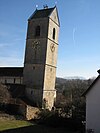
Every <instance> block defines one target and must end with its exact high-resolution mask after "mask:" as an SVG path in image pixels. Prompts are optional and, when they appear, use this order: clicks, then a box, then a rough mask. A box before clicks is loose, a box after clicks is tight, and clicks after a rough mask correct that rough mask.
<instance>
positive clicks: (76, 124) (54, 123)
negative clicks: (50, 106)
mask: <svg viewBox="0 0 100 133" xmlns="http://www.w3.org/2000/svg"><path fill="white" fill-rule="evenodd" d="M38 124H42V125H46V126H50V127H57V128H58V127H62V128H66V129H68V130H73V131H77V130H81V129H83V128H84V127H83V125H82V122H81V120H79V119H72V118H65V117H62V116H60V115H59V112H58V111H57V110H55V111H49V110H43V111H42V112H41V113H40V114H39V119H38Z"/></svg>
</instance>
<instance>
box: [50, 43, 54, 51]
mask: <svg viewBox="0 0 100 133" xmlns="http://www.w3.org/2000/svg"><path fill="white" fill-rule="evenodd" d="M50 49H51V52H54V51H55V46H54V44H53V43H51V45H50Z"/></svg>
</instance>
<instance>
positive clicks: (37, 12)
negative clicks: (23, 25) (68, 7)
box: [29, 7, 55, 20]
mask: <svg viewBox="0 0 100 133" xmlns="http://www.w3.org/2000/svg"><path fill="white" fill-rule="evenodd" d="M54 8H55V7H53V8H46V9H41V10H37V9H36V10H35V12H34V13H33V14H32V15H31V17H30V18H29V20H30V19H34V18H45V17H49V16H50V14H51V13H52V11H53V10H54Z"/></svg>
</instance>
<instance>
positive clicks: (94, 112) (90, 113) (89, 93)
mask: <svg viewBox="0 0 100 133" xmlns="http://www.w3.org/2000/svg"><path fill="white" fill-rule="evenodd" d="M84 96H86V131H87V132H93V133H100V123H99V122H100V102H99V99H100V70H99V76H98V77H97V78H96V79H95V80H94V82H93V83H92V84H91V86H90V87H89V88H88V89H87V90H86V92H85V93H84Z"/></svg>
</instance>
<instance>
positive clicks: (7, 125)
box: [0, 120, 32, 131]
mask: <svg viewBox="0 0 100 133" xmlns="http://www.w3.org/2000/svg"><path fill="white" fill-rule="evenodd" d="M31 125H32V124H31V123H29V122H27V121H22V120H0V131H3V130H7V129H14V128H20V127H26V126H31Z"/></svg>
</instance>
